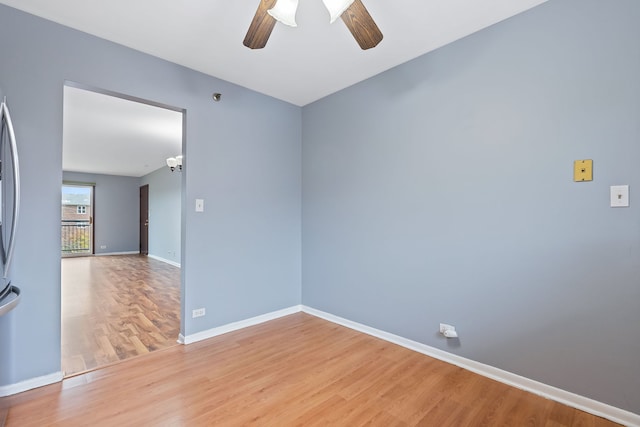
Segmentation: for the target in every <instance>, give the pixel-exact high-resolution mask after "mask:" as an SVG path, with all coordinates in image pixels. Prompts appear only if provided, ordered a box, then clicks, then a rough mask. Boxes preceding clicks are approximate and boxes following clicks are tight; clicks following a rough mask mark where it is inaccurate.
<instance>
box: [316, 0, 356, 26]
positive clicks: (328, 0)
mask: <svg viewBox="0 0 640 427" xmlns="http://www.w3.org/2000/svg"><path fill="white" fill-rule="evenodd" d="M322 2H323V3H324V6H325V7H326V8H327V10H328V11H329V15H331V21H330V22H331V23H332V24H333V23H334V22H335V21H336V19H338V18H340V16H342V14H343V13H344V11H345V10H347V9H349V7H350V6H351V5H352V4H353V2H354V0H322Z"/></svg>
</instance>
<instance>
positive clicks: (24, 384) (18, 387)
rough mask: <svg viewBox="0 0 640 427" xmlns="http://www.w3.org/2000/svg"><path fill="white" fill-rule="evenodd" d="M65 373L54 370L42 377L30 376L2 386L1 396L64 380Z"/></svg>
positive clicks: (0, 389)
mask: <svg viewBox="0 0 640 427" xmlns="http://www.w3.org/2000/svg"><path fill="white" fill-rule="evenodd" d="M63 377H64V374H63V373H62V372H54V373H53V374H49V375H44V376H42V377H36V378H30V379H28V380H25V381H21V382H19V383H16V384H10V385H5V386H0V397H5V396H11V395H12V394H18V393H22V392H23V391H27V390H31V389H34V388H38V387H44V386H46V385H49V384H53V383H58V382H60V381H62V378H63Z"/></svg>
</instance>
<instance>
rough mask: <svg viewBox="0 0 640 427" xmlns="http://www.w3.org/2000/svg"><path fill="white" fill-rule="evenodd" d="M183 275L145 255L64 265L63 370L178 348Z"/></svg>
mask: <svg viewBox="0 0 640 427" xmlns="http://www.w3.org/2000/svg"><path fill="white" fill-rule="evenodd" d="M179 333H180V269H179V268H177V267H174V266H172V265H169V264H167V263H164V262H161V261H158V260H154V259H151V258H148V257H146V256H141V255H123V256H120V255H117V256H97V257H79V258H63V259H62V370H63V372H65V375H67V376H69V375H73V374H77V373H79V372H84V371H87V370H91V369H95V368H98V367H101V366H105V365H108V364H111V363H114V362H118V361H121V360H125V359H128V358H131V357H134V356H139V355H141V354H147V353H149V352H151V351H154V350H159V349H163V348H167V347H171V346H174V345H177V342H176V341H177V339H178V334H179Z"/></svg>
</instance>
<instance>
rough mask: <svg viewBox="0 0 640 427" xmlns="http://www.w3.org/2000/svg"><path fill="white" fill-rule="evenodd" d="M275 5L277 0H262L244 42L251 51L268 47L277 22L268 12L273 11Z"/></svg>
mask: <svg viewBox="0 0 640 427" xmlns="http://www.w3.org/2000/svg"><path fill="white" fill-rule="evenodd" d="M275 4H276V0H260V4H259V5H258V9H257V10H256V14H255V16H254V17H253V21H251V25H250V26H249V30H248V31H247V35H246V36H245V37H244V41H243V42H242V44H244V45H245V46H246V47H248V48H249V49H262V48H263V47H265V46H266V45H267V41H268V40H269V36H270V35H271V31H273V27H274V26H275V25H276V20H275V19H274V18H273V17H272V16H271V15H269V14H268V13H267V10H269V9H271V8H272V7H273V6H275Z"/></svg>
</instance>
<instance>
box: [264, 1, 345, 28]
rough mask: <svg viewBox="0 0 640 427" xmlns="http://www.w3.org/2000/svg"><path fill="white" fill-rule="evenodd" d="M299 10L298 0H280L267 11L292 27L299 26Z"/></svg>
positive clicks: (277, 19)
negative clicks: (297, 21)
mask: <svg viewBox="0 0 640 427" xmlns="http://www.w3.org/2000/svg"><path fill="white" fill-rule="evenodd" d="M352 1H353V0H352ZM297 11H298V0H278V1H277V2H276V5H275V6H273V8H271V9H269V10H268V11H267V13H268V14H269V15H271V16H273V18H274V19H275V20H276V21H279V22H282V23H283V24H285V25H288V26H290V27H297V26H298V24H297V23H296V12H297Z"/></svg>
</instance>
